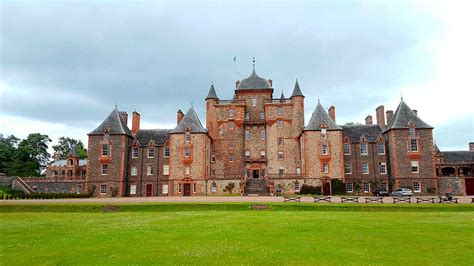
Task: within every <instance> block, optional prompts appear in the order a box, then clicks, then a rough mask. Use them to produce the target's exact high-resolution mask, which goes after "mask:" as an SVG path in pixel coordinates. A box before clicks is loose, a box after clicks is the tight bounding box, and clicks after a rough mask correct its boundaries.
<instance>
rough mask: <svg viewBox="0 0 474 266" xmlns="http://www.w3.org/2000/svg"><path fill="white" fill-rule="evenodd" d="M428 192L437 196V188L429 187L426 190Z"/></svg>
mask: <svg viewBox="0 0 474 266" xmlns="http://www.w3.org/2000/svg"><path fill="white" fill-rule="evenodd" d="M426 192H428V194H436V188H435V187H429V188H427V189H426Z"/></svg>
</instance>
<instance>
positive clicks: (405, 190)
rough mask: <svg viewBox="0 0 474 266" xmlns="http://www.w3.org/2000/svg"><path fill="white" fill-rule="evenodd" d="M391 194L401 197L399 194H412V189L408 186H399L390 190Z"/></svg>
mask: <svg viewBox="0 0 474 266" xmlns="http://www.w3.org/2000/svg"><path fill="white" fill-rule="evenodd" d="M391 194H392V196H395V197H401V196H413V190H411V189H409V188H399V189H397V190H394V191H392V193H391Z"/></svg>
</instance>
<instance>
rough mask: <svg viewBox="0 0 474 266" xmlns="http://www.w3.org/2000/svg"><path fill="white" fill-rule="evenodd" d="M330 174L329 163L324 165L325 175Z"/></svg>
mask: <svg viewBox="0 0 474 266" xmlns="http://www.w3.org/2000/svg"><path fill="white" fill-rule="evenodd" d="M328 172H329V166H328V164H327V163H323V173H325V174H327V173H328Z"/></svg>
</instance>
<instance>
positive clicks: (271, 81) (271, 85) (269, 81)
mask: <svg viewBox="0 0 474 266" xmlns="http://www.w3.org/2000/svg"><path fill="white" fill-rule="evenodd" d="M268 83H270V87H273V80H271V79H269V80H268Z"/></svg>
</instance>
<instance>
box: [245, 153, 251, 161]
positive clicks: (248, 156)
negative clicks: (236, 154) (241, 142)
mask: <svg viewBox="0 0 474 266" xmlns="http://www.w3.org/2000/svg"><path fill="white" fill-rule="evenodd" d="M245 159H247V160H250V151H245Z"/></svg>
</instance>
